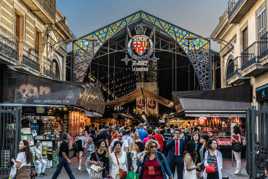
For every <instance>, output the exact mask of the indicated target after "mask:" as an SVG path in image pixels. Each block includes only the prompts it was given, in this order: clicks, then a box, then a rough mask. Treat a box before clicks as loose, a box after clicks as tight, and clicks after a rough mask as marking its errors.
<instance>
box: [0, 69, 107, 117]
mask: <svg viewBox="0 0 268 179" xmlns="http://www.w3.org/2000/svg"><path fill="white" fill-rule="evenodd" d="M7 74H8V75H7V78H6V79H4V103H16V104H22V105H23V104H31V105H35V104H36V105H67V106H75V107H79V108H82V109H85V110H87V111H92V112H97V113H100V114H103V113H104V109H105V103H104V98H103V95H102V93H101V90H100V89H99V88H98V87H96V86H94V85H89V84H88V85H84V84H81V83H73V82H67V81H57V80H51V79H47V78H42V77H38V76H34V75H32V74H28V73H24V72H20V71H13V70H8V71H7Z"/></svg>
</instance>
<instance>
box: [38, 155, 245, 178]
mask: <svg viewBox="0 0 268 179" xmlns="http://www.w3.org/2000/svg"><path fill="white" fill-rule="evenodd" d="M76 163H77V161H75V160H74V161H73V163H72V165H71V167H72V171H73V174H74V176H75V177H76V179H89V176H88V174H87V172H86V171H85V169H82V171H79V170H78V169H77V164H76ZM242 166H243V170H242V172H241V174H240V175H233V173H234V170H235V169H234V166H232V161H231V160H224V162H223V177H229V179H248V178H249V177H248V175H247V174H246V170H245V167H246V163H245V161H243V164H242ZM54 171H55V168H52V169H48V170H47V172H46V175H47V176H43V177H37V179H48V178H52V175H53V172H54ZM67 178H69V177H68V175H67V173H66V171H65V170H64V169H63V170H62V172H61V174H60V176H59V177H58V179H67Z"/></svg>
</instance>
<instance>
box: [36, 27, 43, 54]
mask: <svg viewBox="0 0 268 179" xmlns="http://www.w3.org/2000/svg"><path fill="white" fill-rule="evenodd" d="M41 38H42V36H41V32H40V31H38V30H36V33H35V52H36V55H37V56H38V57H39V55H40V45H41Z"/></svg>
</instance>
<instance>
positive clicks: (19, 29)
mask: <svg viewBox="0 0 268 179" xmlns="http://www.w3.org/2000/svg"><path fill="white" fill-rule="evenodd" d="M15 32H16V38H17V40H18V41H19V42H21V41H23V35H24V22H23V16H21V15H19V14H16V29H15Z"/></svg>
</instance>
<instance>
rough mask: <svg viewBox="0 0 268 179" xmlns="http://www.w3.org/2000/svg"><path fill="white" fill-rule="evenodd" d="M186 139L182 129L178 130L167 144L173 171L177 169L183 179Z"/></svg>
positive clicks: (179, 177) (179, 178)
mask: <svg viewBox="0 0 268 179" xmlns="http://www.w3.org/2000/svg"><path fill="white" fill-rule="evenodd" d="M184 146H185V140H184V138H183V133H182V131H181V130H180V129H178V130H176V131H175V133H174V137H173V139H172V140H171V141H170V142H169V143H168V144H167V146H166V149H167V151H168V156H167V159H168V161H169V165H170V168H171V171H172V173H173V174H174V173H175V169H177V176H178V179H183V168H184V162H183V152H184Z"/></svg>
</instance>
